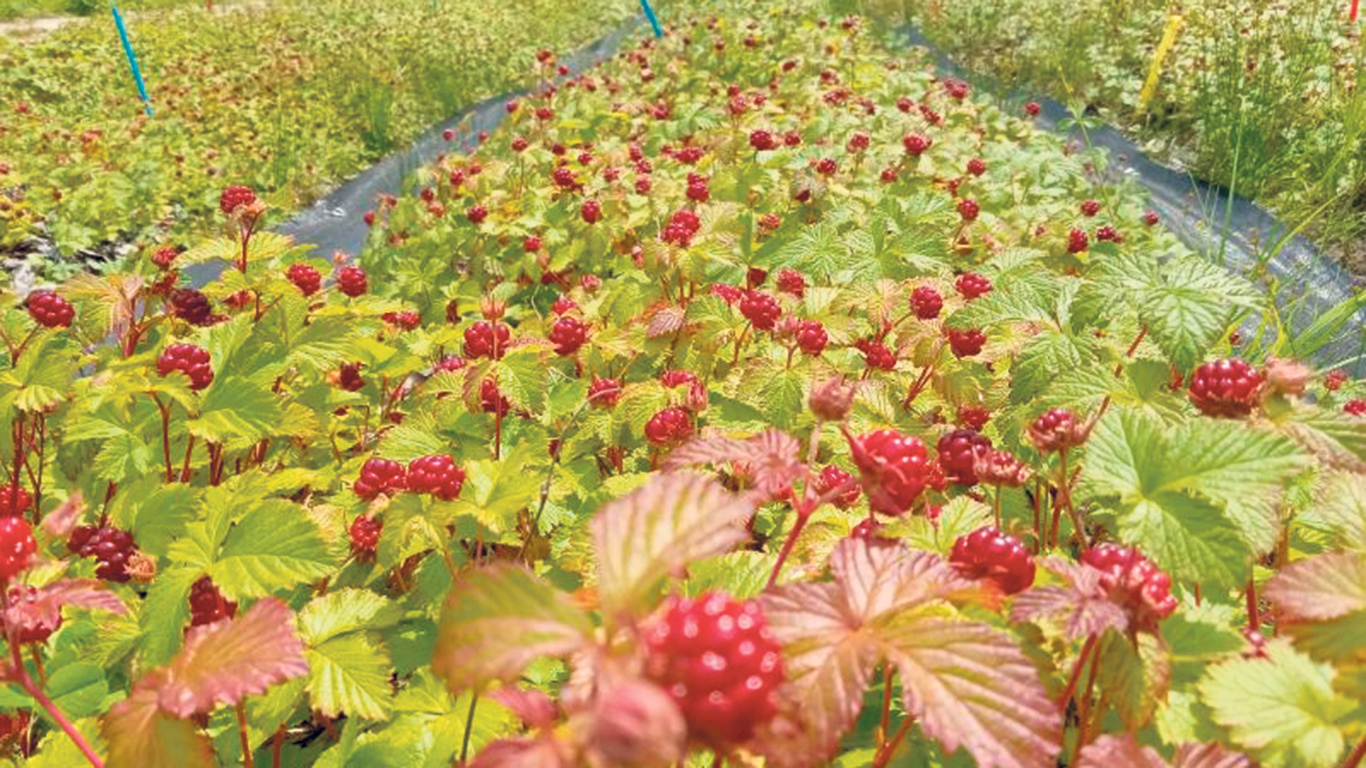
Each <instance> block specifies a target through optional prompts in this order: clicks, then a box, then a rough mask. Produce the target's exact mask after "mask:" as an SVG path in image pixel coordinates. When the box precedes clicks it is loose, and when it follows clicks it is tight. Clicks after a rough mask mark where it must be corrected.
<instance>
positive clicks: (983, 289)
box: [954, 272, 991, 301]
mask: <svg viewBox="0 0 1366 768" xmlns="http://www.w3.org/2000/svg"><path fill="white" fill-rule="evenodd" d="M954 287H956V288H957V289H958V293H959V294H961V295H962V296H963V298H965V299H967V300H968V301H972V300H973V299H977V298H981V297H982V296H985V295H987V294H988V293H991V281H990V280H988V279H987V278H986V277H983V276H982V275H979V274H977V273H976V272H968V273H966V274H964V275H963V276H962V277H959V278H958V282H956V283H954Z"/></svg>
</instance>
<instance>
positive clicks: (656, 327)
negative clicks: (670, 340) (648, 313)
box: [645, 306, 687, 339]
mask: <svg viewBox="0 0 1366 768" xmlns="http://www.w3.org/2000/svg"><path fill="white" fill-rule="evenodd" d="M686 316H687V312H686V311H685V310H684V309H683V308H682V307H674V306H669V307H664V308H663V309H661V310H659V311H658V312H656V313H655V314H654V316H653V317H651V318H650V325H649V326H647V327H646V329H645V336H646V338H650V339H657V338H659V337H660V336H668V335H669V334H671V333H677V332H678V331H679V330H681V329H682V328H683V324H684V318H685V317H686Z"/></svg>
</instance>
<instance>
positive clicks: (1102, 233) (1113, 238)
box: [1096, 226, 1124, 244]
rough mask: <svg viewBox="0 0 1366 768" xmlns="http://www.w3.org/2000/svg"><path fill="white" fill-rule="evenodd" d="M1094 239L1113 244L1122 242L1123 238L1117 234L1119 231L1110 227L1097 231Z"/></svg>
mask: <svg viewBox="0 0 1366 768" xmlns="http://www.w3.org/2000/svg"><path fill="white" fill-rule="evenodd" d="M1096 239H1097V240H1101V241H1109V242H1111V243H1115V244H1119V243H1122V242H1124V236H1123V235H1121V234H1120V233H1119V230H1117V229H1115V228H1114V227H1111V226H1104V227H1100V228H1099V229H1097V230H1096Z"/></svg>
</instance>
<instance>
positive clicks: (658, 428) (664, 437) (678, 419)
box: [645, 406, 693, 446]
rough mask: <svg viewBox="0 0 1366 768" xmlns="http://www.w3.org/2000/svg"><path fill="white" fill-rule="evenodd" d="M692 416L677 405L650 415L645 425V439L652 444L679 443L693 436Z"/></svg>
mask: <svg viewBox="0 0 1366 768" xmlns="http://www.w3.org/2000/svg"><path fill="white" fill-rule="evenodd" d="M692 433H693V426H692V418H691V417H690V416H689V415H688V412H687V411H685V410H683V409H682V408H679V407H677V406H670V407H668V408H665V409H664V410H662V411H660V412H659V413H656V414H655V415H654V416H651V417H650V421H649V422H648V423H647V424H646V425H645V439H646V440H649V441H650V443H651V444H652V445H657V446H667V445H678V444H679V443H682V442H683V441H684V440H687V439H688V438H690V437H692Z"/></svg>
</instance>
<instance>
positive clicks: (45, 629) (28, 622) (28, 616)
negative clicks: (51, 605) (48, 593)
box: [9, 584, 62, 643]
mask: <svg viewBox="0 0 1366 768" xmlns="http://www.w3.org/2000/svg"><path fill="white" fill-rule="evenodd" d="M37 602H38V590H37V589H35V588H34V587H32V586H30V585H28V584H15V585H14V586H12V587H10V588H9V610H11V611H15V612H16V613H18V614H20V615H21V616H22V617H23V619H22V620H21V621H18V622H15V624H16V626H15V627H14V640H15V642H17V643H45V642H47V639H48V638H49V637H51V636H52V633H53V632H56V631H57V629H58V628H60V627H61V626H62V614H61V611H60V610H58V611H57V618H56V620H55V621H52V622H51V623H48V622H49V615H50V614H49V613H48V611H47V610H45V609H43V608H41V607H38V606H35V605H34V604H35V603H37Z"/></svg>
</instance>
